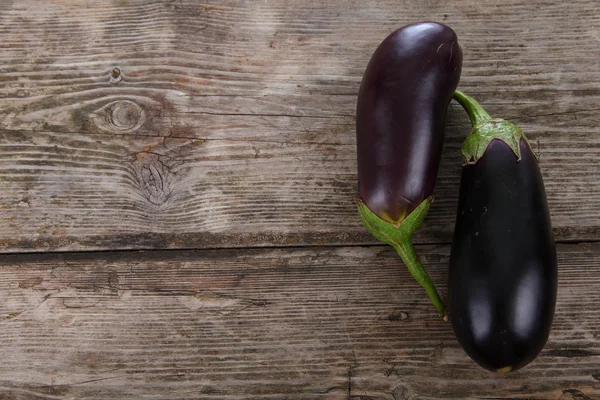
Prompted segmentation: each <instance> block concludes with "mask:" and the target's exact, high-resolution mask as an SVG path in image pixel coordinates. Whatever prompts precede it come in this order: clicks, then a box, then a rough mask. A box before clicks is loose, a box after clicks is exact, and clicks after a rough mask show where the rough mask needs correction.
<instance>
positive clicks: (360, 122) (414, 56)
mask: <svg viewBox="0 0 600 400" xmlns="http://www.w3.org/2000/svg"><path fill="white" fill-rule="evenodd" d="M461 68H462V50H461V48H460V46H459V45H458V40H457V37H456V34H455V33H454V31H453V30H452V29H451V28H449V27H447V26H445V25H442V24H439V23H435V22H420V23H416V24H412V25H407V26H405V27H402V28H400V29H398V30H396V31H394V32H393V33H391V34H390V35H389V36H388V37H387V38H386V39H385V40H384V41H383V42H382V43H381V44H380V45H379V47H378V48H377V49H376V50H375V53H374V54H373V56H372V58H371V60H370V62H369V64H368V66H367V69H366V71H365V74H364V77H363V80H362V84H361V87H360V92H359V95H358V103H357V112H356V136H357V150H358V186H359V189H358V191H359V193H358V196H359V199H360V200H362V201H363V202H364V203H365V204H366V205H367V207H368V208H369V209H370V210H371V211H372V212H374V213H375V214H376V215H377V216H379V217H380V218H382V219H384V220H386V221H388V222H393V223H397V222H400V221H402V220H403V219H404V218H405V217H406V215H408V214H410V212H412V211H413V210H414V209H415V208H417V207H418V206H419V204H420V203H421V202H422V201H423V200H425V199H427V198H429V197H430V196H431V195H432V193H433V186H434V183H435V180H436V177H437V171H438V167H439V162H440V158H441V154H442V143H443V140H444V123H445V118H446V110H447V108H448V104H449V102H450V100H451V98H452V94H453V92H454V90H455V89H456V86H457V85H458V81H459V78H460V73H461Z"/></svg>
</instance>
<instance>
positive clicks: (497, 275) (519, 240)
mask: <svg viewBox="0 0 600 400" xmlns="http://www.w3.org/2000/svg"><path fill="white" fill-rule="evenodd" d="M519 146H520V151H521V160H519V161H517V156H516V155H515V153H514V152H513V150H511V148H510V147H509V146H508V145H507V144H506V143H505V142H503V141H500V140H493V141H492V142H491V143H490V144H489V146H488V147H487V149H486V150H485V152H484V153H483V156H482V157H481V158H479V159H478V160H477V162H476V163H475V164H467V165H465V166H464V167H463V170H462V176H461V184H460V193H459V206H458V214H457V218H456V227H455V231H454V238H453V243H452V251H451V256H450V271H449V316H450V320H451V322H452V328H453V329H454V332H455V334H456V336H457V338H458V341H459V342H460V344H461V345H462V347H463V348H464V349H465V351H466V353H467V354H468V355H469V356H470V357H471V358H472V359H473V360H474V361H476V362H477V363H478V364H479V365H481V366H482V367H484V368H486V369H489V370H492V371H500V372H507V371H511V370H512V371H514V370H516V369H519V368H521V367H523V366H525V365H527V364H528V363H530V362H531V361H532V360H533V359H534V358H535V357H536V356H537V355H538V353H539V352H540V351H541V350H542V348H543V347H544V345H545V343H546V341H547V339H548V335H549V333H550V327H551V325H552V318H553V315H554V306H555V302H556V291H557V261H556V249H555V244H554V239H553V236H552V228H551V223H550V215H549V212H548V204H547V200H546V193H545V189H544V184H543V181H542V176H541V173H540V170H539V168H538V163H537V159H536V158H535V156H534V154H533V152H532V151H531V149H530V147H529V145H528V144H527V143H526V142H525V140H523V139H521V140H520V142H519Z"/></svg>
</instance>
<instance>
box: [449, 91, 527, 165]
mask: <svg viewBox="0 0 600 400" xmlns="http://www.w3.org/2000/svg"><path fill="white" fill-rule="evenodd" d="M453 97H454V99H455V100H456V101H458V102H459V103H460V105H461V106H462V107H463V108H464V110H465V111H466V112H467V114H468V115H469V118H470V119H471V124H472V125H473V129H472V130H471V132H469V135H468V136H467V138H466V139H465V142H464V143H463V146H462V148H461V152H462V155H463V163H464V165H467V164H475V163H476V162H477V161H478V160H479V159H480V158H481V157H482V156H483V154H484V153H485V150H486V149H487V147H488V146H489V144H490V143H491V142H492V141H493V140H501V141H503V142H504V143H506V145H507V146H508V147H510V149H511V150H512V151H513V153H514V154H515V156H516V157H517V161H520V160H521V146H520V143H521V139H522V140H524V141H525V143H526V144H527V146H528V147H529V149H530V150H531V153H532V154H533V155H534V156H535V158H536V159H537V158H538V157H537V155H536V153H535V152H534V151H533V148H532V147H531V144H530V143H529V141H528V140H527V137H526V136H525V135H524V134H523V132H522V131H521V129H519V127H518V126H516V125H515V124H513V123H512V122H510V121H507V120H504V119H500V118H492V117H490V115H489V114H488V113H487V112H486V111H485V110H484V109H483V107H481V106H480V105H479V103H478V102H477V101H476V100H475V99H474V98H472V97H470V96H467V95H466V94H464V93H462V92H460V91H458V90H457V91H455V92H454V95H453Z"/></svg>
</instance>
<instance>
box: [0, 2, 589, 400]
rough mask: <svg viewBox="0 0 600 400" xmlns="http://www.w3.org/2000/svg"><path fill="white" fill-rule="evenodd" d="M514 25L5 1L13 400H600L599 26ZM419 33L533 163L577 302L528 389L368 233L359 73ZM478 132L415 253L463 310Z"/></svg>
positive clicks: (0, 84) (1, 274)
mask: <svg viewBox="0 0 600 400" xmlns="http://www.w3.org/2000/svg"><path fill="white" fill-rule="evenodd" d="M498 3H500V2H495V1H490V0H486V1H476V0H465V1H460V2H458V1H457V2H447V1H435V0H420V1H416V0H404V1H397V0H393V1H356V2H346V1H341V0H335V1H333V0H330V1H327V2H326V1H308V0H296V1H275V0H265V1H257V2H252V1H224V2H210V3H200V2H196V1H190V0H183V1H180V0H164V1H147V0H138V1H127V0H116V1H112V2H109V1H104V0H102V1H100V0H89V1H67V0H61V1H50V0H45V1H34V0H28V1H7V0H4V1H2V4H1V7H0V226H1V230H0V252H1V253H2V255H1V256H0V344H1V345H0V399H3V400H6V399H124V398H132V399H133V398H154V399H192V398H194V399H195V398H199V399H394V400H399V399H446V398H453V399H470V398H485V399H500V398H513V399H599V398H600V337H599V335H600V310H599V308H598V303H599V301H600V290H599V286H598V285H599V284H600V263H599V262H598V260H599V258H598V257H599V256H600V242H599V240H600V212H599V211H598V207H597V205H598V201H599V195H600V132H599V129H598V124H599V123H600V118H599V115H600V114H599V112H600V5H599V4H598V2H596V1H593V0H585V1H569V2H562V1H543V0H535V1H525V0H520V1H519V0H510V1H505V2H502V3H504V4H498ZM419 20H436V21H440V22H444V23H447V24H448V25H450V26H451V27H453V28H454V29H455V30H456V32H457V34H458V36H459V38H460V40H461V45H462V47H463V51H464V65H463V76H462V79H461V83H460V88H461V89H462V90H464V91H466V92H467V93H470V94H471V95H473V96H475V97H476V98H478V99H479V100H480V101H481V102H482V104H483V105H484V106H485V107H487V109H488V111H489V112H490V113H491V114H493V115H496V116H502V117H505V118H507V119H510V120H512V121H514V122H516V123H517V124H519V126H520V127H521V128H522V129H523V130H524V131H525V132H526V134H527V135H528V136H529V138H530V139H531V141H532V143H533V145H534V148H535V150H537V152H538V154H539V155H540V160H541V168H542V170H543V175H544V179H545V183H546V188H547V192H548V196H549V202H550V207H551V214H552V221H553V226H554V232H555V237H556V240H557V243H558V256H559V263H560V273H559V275H560V282H559V293H558V304H557V308H556V317H555V322H554V326H553V331H552V334H551V337H550V340H549V342H548V344H547V346H546V348H545V349H544V351H543V352H542V354H541V355H540V357H539V358H538V359H537V360H536V361H535V362H534V363H532V364H531V365H530V366H528V367H527V368H525V369H523V370H521V371H518V372H516V373H512V374H507V375H496V374H492V373H489V372H487V371H484V370H482V369H481V368H479V367H477V366H476V365H475V364H474V363H473V362H472V361H470V359H469V358H468V357H467V356H466V355H465V354H464V353H463V351H462V349H461V348H460V347H459V345H458V344H457V342H456V339H455V338H454V336H453V333H452V330H451V327H450V325H449V324H448V323H446V322H444V321H442V320H440V319H439V318H438V317H437V316H436V313H435V310H434V309H433V307H432V306H431V304H430V303H429V300H428V298H427V296H426V295H425V294H424V292H423V290H422V289H421V288H419V287H418V285H417V284H416V283H415V282H414V281H413V279H412V278H411V277H410V275H409V273H408V272H407V270H406V268H405V267H404V266H403V265H402V263H401V262H400V260H399V259H398V257H397V256H396V255H395V254H394V252H393V250H392V249H390V248H389V247H387V246H384V245H381V244H380V243H377V242H376V241H375V240H374V239H373V238H372V237H371V236H370V235H369V234H368V233H367V232H366V230H365V229H364V228H363V227H362V226H361V223H360V220H359V218H358V216H357V213H356V207H355V204H354V201H353V197H354V195H355V192H356V160H355V156H356V153H355V151H356V149H355V136H354V122H355V104H356V95H357V91H358V87H359V84H360V81H361V77H362V73H363V71H364V68H365V66H366V64H367V62H368V60H369V58H370V56H371V54H372V52H373V50H374V49H375V47H376V46H377V45H378V43H379V42H380V41H381V40H382V39H383V38H384V37H385V36H386V35H387V34H389V33H390V32H391V31H392V30H394V29H395V28H397V27H400V26H402V25H404V24H407V23H409V22H414V21H419ZM468 131H469V121H468V118H467V116H466V114H464V112H462V110H461V109H460V108H459V107H458V105H457V104H455V103H453V104H452V105H451V107H450V109H449V115H448V125H447V131H446V137H447V140H446V145H445V149H444V156H443V161H442V165H441V169H440V174H439V179H438V183H437V187H436V201H435V203H434V206H433V207H432V210H431V212H430V214H429V216H428V218H427V221H426V226H425V227H424V228H423V229H422V230H421V231H420V232H419V234H418V235H417V237H416V241H417V242H418V243H419V245H418V246H417V247H418V249H417V250H418V252H419V253H420V254H421V256H422V260H423V262H424V264H425V267H426V269H427V270H428V271H429V272H430V274H431V276H432V279H433V280H434V281H435V282H436V283H437V284H438V287H439V288H440V289H441V291H442V293H443V294H444V295H445V294H446V287H447V285H446V277H447V272H446V270H447V266H448V255H449V243H450V241H451V233H452V229H453V225H454V216H455V215H454V214H455V210H456V202H457V189H458V185H459V173H460V169H461V158H460V152H459V148H460V145H461V143H462V141H463V139H464V137H465V135H466V134H467V133H468Z"/></svg>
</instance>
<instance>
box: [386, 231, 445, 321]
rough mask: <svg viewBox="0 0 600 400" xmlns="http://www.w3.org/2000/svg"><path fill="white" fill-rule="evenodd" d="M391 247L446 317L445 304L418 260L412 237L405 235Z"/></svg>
mask: <svg viewBox="0 0 600 400" xmlns="http://www.w3.org/2000/svg"><path fill="white" fill-rule="evenodd" d="M392 247H394V249H395V250H396V252H397V253H398V255H399V256H400V258H402V261H404V264H405V265H406V267H407V268H408V271H409V272H410V274H411V275H412V276H413V278H415V280H416V281H417V282H418V283H419V285H421V286H422V287H423V289H425V291H426V292H427V294H428V295H429V298H430V299H431V302H432V303H433V305H434V307H435V309H436V310H437V312H438V313H440V315H441V316H442V317H443V318H444V319H446V306H445V305H444V302H443V301H442V299H441V298H440V295H439V294H438V291H437V289H436V288H435V285H434V284H433V282H432V281H431V278H430V277H429V275H428V274H427V272H426V271H425V269H423V264H421V260H419V257H418V256H417V253H416V252H415V248H414V247H413V244H412V237H407V238H405V239H404V240H401V241H399V242H396V243H394V245H392Z"/></svg>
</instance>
